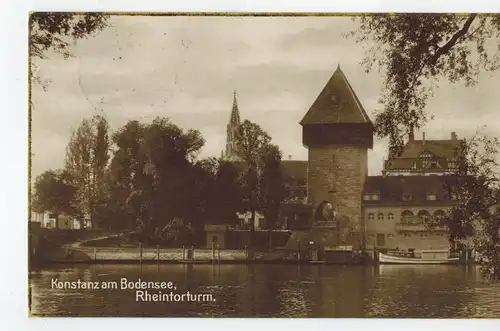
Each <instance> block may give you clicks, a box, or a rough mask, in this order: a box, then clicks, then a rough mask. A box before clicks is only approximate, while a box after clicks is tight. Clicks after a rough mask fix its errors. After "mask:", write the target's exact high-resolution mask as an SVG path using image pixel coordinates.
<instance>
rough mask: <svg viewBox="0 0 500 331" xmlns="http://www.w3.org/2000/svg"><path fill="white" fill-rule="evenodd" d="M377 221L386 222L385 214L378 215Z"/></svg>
mask: <svg viewBox="0 0 500 331" xmlns="http://www.w3.org/2000/svg"><path fill="white" fill-rule="evenodd" d="M377 219H378V220H379V221H383V220H384V214H382V213H379V214H378V215H377Z"/></svg>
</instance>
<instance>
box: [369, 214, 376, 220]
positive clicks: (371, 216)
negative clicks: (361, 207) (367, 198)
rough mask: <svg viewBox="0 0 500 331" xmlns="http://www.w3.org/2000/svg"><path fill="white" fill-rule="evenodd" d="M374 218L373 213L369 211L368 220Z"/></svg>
mask: <svg viewBox="0 0 500 331" xmlns="http://www.w3.org/2000/svg"><path fill="white" fill-rule="evenodd" d="M374 219H375V215H373V214H372V213H369V214H368V220H370V221H373V220H374Z"/></svg>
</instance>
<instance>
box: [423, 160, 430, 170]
mask: <svg viewBox="0 0 500 331" xmlns="http://www.w3.org/2000/svg"><path fill="white" fill-rule="evenodd" d="M430 166H431V161H429V160H423V161H422V168H430Z"/></svg>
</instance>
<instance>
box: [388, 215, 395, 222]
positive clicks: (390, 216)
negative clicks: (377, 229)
mask: <svg viewBox="0 0 500 331" xmlns="http://www.w3.org/2000/svg"><path fill="white" fill-rule="evenodd" d="M387 219H389V220H391V221H392V220H393V219H394V214H393V213H389V215H387Z"/></svg>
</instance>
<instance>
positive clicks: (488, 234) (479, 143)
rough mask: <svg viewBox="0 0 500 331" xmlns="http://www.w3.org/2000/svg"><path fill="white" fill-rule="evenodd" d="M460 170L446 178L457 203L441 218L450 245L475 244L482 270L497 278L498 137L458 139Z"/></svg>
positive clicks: (499, 271) (499, 249)
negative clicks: (459, 142) (459, 143)
mask: <svg viewBox="0 0 500 331" xmlns="http://www.w3.org/2000/svg"><path fill="white" fill-rule="evenodd" d="M461 145H462V146H461V148H460V151H459V152H458V153H457V159H458V164H459V165H460V168H459V171H458V172H457V173H456V174H455V175H453V176H452V177H451V178H450V180H448V182H447V187H446V189H447V192H448V193H449V194H450V195H451V197H452V198H453V199H455V200H456V204H455V205H454V206H453V207H452V208H451V210H450V211H449V213H448V214H447V215H445V217H444V218H443V219H442V221H441V222H442V223H443V225H446V226H447V227H448V229H449V230H450V242H451V244H452V245H453V246H459V247H466V246H468V247H469V248H474V249H475V251H476V252H477V253H479V255H480V256H481V257H482V258H483V260H482V269H483V271H484V272H485V273H486V274H488V275H490V276H492V277H494V278H500V237H499V235H500V233H499V226H500V224H499V220H500V209H499V208H498V207H499V206H500V165H499V164H498V163H497V162H496V161H495V158H496V156H497V155H498V152H499V151H500V145H499V141H498V139H491V138H488V137H487V136H476V137H473V138H472V139H470V140H469V141H465V140H464V141H462V142H461Z"/></svg>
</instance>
